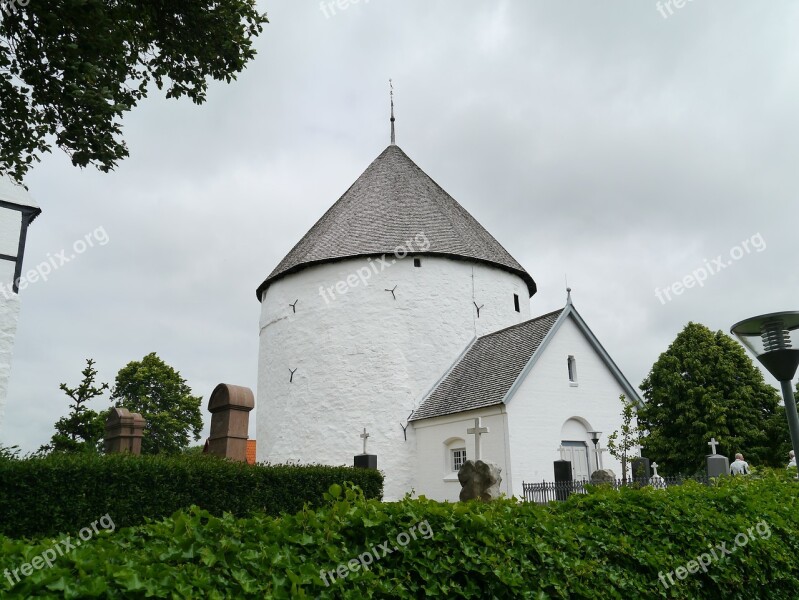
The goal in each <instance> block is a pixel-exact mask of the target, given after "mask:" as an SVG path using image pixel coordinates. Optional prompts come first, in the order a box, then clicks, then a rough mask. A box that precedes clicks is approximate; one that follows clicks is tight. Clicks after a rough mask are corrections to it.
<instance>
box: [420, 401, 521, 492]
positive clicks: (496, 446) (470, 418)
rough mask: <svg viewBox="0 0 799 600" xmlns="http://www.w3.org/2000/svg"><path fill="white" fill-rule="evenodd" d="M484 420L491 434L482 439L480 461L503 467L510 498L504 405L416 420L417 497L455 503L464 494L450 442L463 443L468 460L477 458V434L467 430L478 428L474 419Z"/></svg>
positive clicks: (505, 489) (502, 487)
mask: <svg viewBox="0 0 799 600" xmlns="http://www.w3.org/2000/svg"><path fill="white" fill-rule="evenodd" d="M477 417H480V418H481V419H482V421H481V425H482V426H483V427H488V430H489V432H488V433H485V434H483V435H482V436H481V437H480V458H481V459H482V460H485V461H490V462H493V463H496V464H498V465H499V466H500V467H501V468H502V483H501V484H500V490H501V491H502V492H505V493H506V494H508V495H510V491H511V489H512V488H511V481H510V469H509V468H508V465H509V463H510V458H509V456H508V454H507V450H506V449H507V447H508V446H507V439H506V431H507V419H506V417H507V415H506V414H505V412H504V406H503V405H499V406H492V407H490V408H484V409H480V410H473V411H467V412H462V413H458V414H456V415H445V416H443V417H435V418H432V419H423V420H421V421H414V422H413V424H412V425H411V426H412V427H413V428H414V429H415V431H416V465H417V466H416V481H415V482H414V489H415V491H416V494H417V495H420V496H421V495H425V496H427V497H428V498H432V499H433V500H439V501H444V500H449V501H452V502H455V501H457V500H458V495H459V494H460V491H461V485H460V483H459V482H458V473H457V472H455V471H453V470H452V466H451V455H450V450H452V449H453V444H449V443H448V442H449V441H450V440H462V441H463V444H460V443H458V446H460V447H465V448H466V458H467V460H473V459H474V435H469V434H467V433H466V430H467V429H468V428H470V427H473V426H474V419H475V418H477Z"/></svg>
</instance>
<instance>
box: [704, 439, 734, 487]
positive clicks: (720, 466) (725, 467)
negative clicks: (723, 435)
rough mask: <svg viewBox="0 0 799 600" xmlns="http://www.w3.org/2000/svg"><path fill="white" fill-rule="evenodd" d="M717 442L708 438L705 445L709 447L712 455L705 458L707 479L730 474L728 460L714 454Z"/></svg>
mask: <svg viewBox="0 0 799 600" xmlns="http://www.w3.org/2000/svg"><path fill="white" fill-rule="evenodd" d="M717 444H718V442H717V441H716V438H715V437H713V438H710V441H709V442H708V443H707V445H708V446H710V449H711V452H712V454H709V455H708V456H707V476H708V478H713V477H721V476H722V475H729V474H730V459H729V458H727V457H726V456H722V455H721V454H716V445H717Z"/></svg>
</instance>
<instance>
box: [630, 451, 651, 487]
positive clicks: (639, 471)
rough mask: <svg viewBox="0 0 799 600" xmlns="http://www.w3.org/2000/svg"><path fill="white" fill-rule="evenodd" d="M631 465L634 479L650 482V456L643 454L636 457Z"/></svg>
mask: <svg viewBox="0 0 799 600" xmlns="http://www.w3.org/2000/svg"><path fill="white" fill-rule="evenodd" d="M631 465H632V474H633V481H644V482H649V473H651V470H650V468H649V459H648V458H646V457H643V456H641V457H640V458H634V459H632V461H631Z"/></svg>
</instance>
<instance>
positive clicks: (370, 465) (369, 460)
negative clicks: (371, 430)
mask: <svg viewBox="0 0 799 600" xmlns="http://www.w3.org/2000/svg"><path fill="white" fill-rule="evenodd" d="M370 437H371V436H370V434H368V433H366V427H364V428H363V433H362V434H361V435H360V438H361V439H362V440H363V452H362V453H361V454H356V455H355V456H354V457H353V465H354V466H355V468H356V469H376V468H377V454H367V452H366V440H368V439H369V438H370Z"/></svg>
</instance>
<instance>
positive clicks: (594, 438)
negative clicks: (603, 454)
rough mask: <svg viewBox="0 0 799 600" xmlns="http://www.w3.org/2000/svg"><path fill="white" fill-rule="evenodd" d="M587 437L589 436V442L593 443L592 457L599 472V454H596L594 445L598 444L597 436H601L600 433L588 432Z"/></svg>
mask: <svg viewBox="0 0 799 600" xmlns="http://www.w3.org/2000/svg"><path fill="white" fill-rule="evenodd" d="M588 435H590V436H591V441H592V442H594V456H595V457H596V470H597V471H599V452H597V449H596V445H597V444H598V443H599V436H601V435H602V432H601V431H589V432H588Z"/></svg>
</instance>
